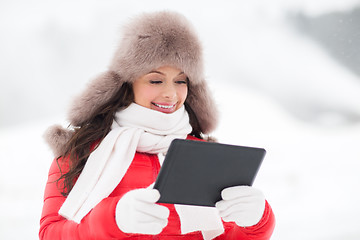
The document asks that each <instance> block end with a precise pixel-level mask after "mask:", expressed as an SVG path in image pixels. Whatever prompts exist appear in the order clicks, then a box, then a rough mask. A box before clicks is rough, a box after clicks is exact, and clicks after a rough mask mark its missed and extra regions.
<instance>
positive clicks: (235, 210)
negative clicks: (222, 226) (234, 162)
mask: <svg viewBox="0 0 360 240" xmlns="http://www.w3.org/2000/svg"><path fill="white" fill-rule="evenodd" d="M221 197H222V199H223V200H221V201H219V202H217V203H216V208H217V209H218V211H219V215H220V217H221V218H222V219H223V220H224V221H225V222H235V223H236V224H237V225H238V226H241V227H249V226H253V225H255V224H257V223H258V222H259V221H260V220H261V218H262V216H263V214H264V210H265V197H264V194H263V193H262V192H261V191H260V190H258V189H256V188H253V187H249V186H236V187H229V188H225V189H224V190H223V191H222V192H221Z"/></svg>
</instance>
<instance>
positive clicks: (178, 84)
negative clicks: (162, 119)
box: [133, 66, 188, 113]
mask: <svg viewBox="0 0 360 240" xmlns="http://www.w3.org/2000/svg"><path fill="white" fill-rule="evenodd" d="M133 91H134V101H135V103H137V104H139V105H141V106H143V107H146V108H150V109H153V110H156V111H160V112H163V113H173V112H175V111H176V110H178V109H179V108H180V107H181V106H183V104H184V102H185V99H186V96H187V93H188V86H187V76H186V75H185V74H184V73H183V72H182V71H181V70H179V69H177V68H174V67H170V66H163V67H160V68H158V69H155V70H153V71H151V72H149V73H148V74H145V75H143V76H141V77H140V78H138V79H136V80H135V81H134V83H133Z"/></svg>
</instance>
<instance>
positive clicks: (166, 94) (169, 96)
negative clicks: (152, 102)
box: [163, 84, 176, 100]
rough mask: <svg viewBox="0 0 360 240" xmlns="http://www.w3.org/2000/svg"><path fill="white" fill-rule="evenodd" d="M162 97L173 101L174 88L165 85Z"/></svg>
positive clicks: (171, 85) (170, 85)
mask: <svg viewBox="0 0 360 240" xmlns="http://www.w3.org/2000/svg"><path fill="white" fill-rule="evenodd" d="M163 96H164V97H165V98H167V99H170V100H172V99H174V98H175V97H176V88H175V86H173V84H166V85H165V86H164V91H163Z"/></svg>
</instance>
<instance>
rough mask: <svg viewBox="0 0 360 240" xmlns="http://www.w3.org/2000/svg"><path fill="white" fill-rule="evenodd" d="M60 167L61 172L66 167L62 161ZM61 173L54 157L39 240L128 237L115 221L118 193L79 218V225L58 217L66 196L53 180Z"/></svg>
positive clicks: (46, 190)
mask: <svg viewBox="0 0 360 240" xmlns="http://www.w3.org/2000/svg"><path fill="white" fill-rule="evenodd" d="M59 162H60V160H59ZM60 168H61V169H62V170H63V171H64V170H66V169H67V166H66V164H65V163H63V164H62V165H61V166H60ZM60 175H61V173H60V169H59V166H58V164H57V162H56V160H54V161H53V163H52V165H51V167H50V171H49V177H48V181H47V184H46V188H45V194H44V205H43V210H42V215H41V220H40V231H39V237H40V239H41V240H45V239H50V240H64V239H66V240H70V239H74V240H80V239H86V240H89V239H111V238H114V237H116V238H117V239H122V238H125V237H128V236H129V235H128V234H126V233H123V232H121V231H120V229H119V228H118V227H117V224H116V221H115V208H116V204H117V202H118V200H119V198H120V196H118V197H108V198H105V199H103V200H102V201H101V202H100V203H99V204H98V205H96V206H95V207H94V209H92V210H91V211H90V212H89V213H88V215H86V216H85V217H84V218H83V219H82V221H81V223H80V224H78V223H76V222H74V221H71V220H67V219H65V218H64V217H62V216H60V215H59V214H58V211H59V209H60V207H61V206H62V204H63V203H64V201H65V199H66V197H64V196H62V195H61V191H60V190H59V188H58V187H57V182H56V180H57V179H58V178H59V177H60ZM59 184H61V182H59Z"/></svg>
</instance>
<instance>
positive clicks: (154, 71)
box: [148, 70, 184, 76]
mask: <svg viewBox="0 0 360 240" xmlns="http://www.w3.org/2000/svg"><path fill="white" fill-rule="evenodd" d="M149 73H158V74H161V75H163V76H165V74H164V73H163V72H159V71H156V70H153V71H150V72H149ZM149 73H148V74H149ZM181 74H184V72H180V73H179V74H178V76H180V75H181Z"/></svg>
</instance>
